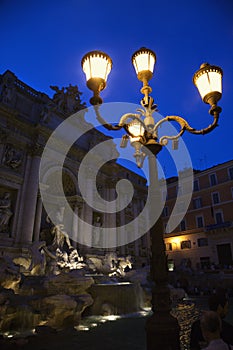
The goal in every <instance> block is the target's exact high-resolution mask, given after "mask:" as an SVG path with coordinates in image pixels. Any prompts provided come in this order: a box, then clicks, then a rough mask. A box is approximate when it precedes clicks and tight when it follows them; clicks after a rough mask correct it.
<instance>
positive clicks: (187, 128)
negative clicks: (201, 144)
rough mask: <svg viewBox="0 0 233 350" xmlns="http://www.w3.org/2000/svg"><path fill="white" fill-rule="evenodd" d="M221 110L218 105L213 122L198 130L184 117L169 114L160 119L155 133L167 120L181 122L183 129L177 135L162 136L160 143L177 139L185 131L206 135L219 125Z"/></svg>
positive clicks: (155, 132) (154, 131)
mask: <svg viewBox="0 0 233 350" xmlns="http://www.w3.org/2000/svg"><path fill="white" fill-rule="evenodd" d="M220 111H221V109H220V107H217V108H215V110H214V111H213V112H212V113H211V114H212V115H213V117H214V121H213V123H212V124H210V125H209V126H207V127H206V128H204V129H200V130H197V129H194V128H192V127H191V126H190V125H189V123H188V122H187V121H186V120H185V119H183V118H182V117H179V116H167V117H165V118H163V119H161V120H159V121H158V122H157V123H156V124H155V126H154V128H153V133H154V134H157V130H158V127H159V126H160V125H161V124H162V123H164V122H166V121H176V122H177V123H178V124H180V126H181V129H180V132H179V133H178V134H177V135H174V136H162V137H161V138H160V139H159V143H160V144H162V145H164V144H166V141H165V140H177V139H178V138H179V137H180V136H182V135H183V133H184V132H185V131H188V132H190V133H191V134H196V135H205V134H208V133H209V132H211V131H212V130H213V129H215V128H216V127H217V126H218V119H219V112H220Z"/></svg>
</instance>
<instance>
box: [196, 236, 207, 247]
mask: <svg viewBox="0 0 233 350" xmlns="http://www.w3.org/2000/svg"><path fill="white" fill-rule="evenodd" d="M197 244H198V247H205V246H207V245H208V238H205V237H203V238H198V240H197Z"/></svg>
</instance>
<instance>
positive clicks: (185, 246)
mask: <svg viewBox="0 0 233 350" xmlns="http://www.w3.org/2000/svg"><path fill="white" fill-rule="evenodd" d="M180 248H181V249H190V248H191V241H190V240H188V241H182V242H181V243H180Z"/></svg>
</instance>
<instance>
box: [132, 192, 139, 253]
mask: <svg viewBox="0 0 233 350" xmlns="http://www.w3.org/2000/svg"><path fill="white" fill-rule="evenodd" d="M132 205H133V220H135V219H136V218H137V216H138V213H139V210H138V208H137V206H138V200H137V199H136V200H134V201H133V202H132ZM138 229H140V228H139V227H138V224H137V223H136V222H135V223H134V233H135V237H136V236H137V235H138ZM138 244H139V239H136V240H135V241H134V255H135V256H139V246H138Z"/></svg>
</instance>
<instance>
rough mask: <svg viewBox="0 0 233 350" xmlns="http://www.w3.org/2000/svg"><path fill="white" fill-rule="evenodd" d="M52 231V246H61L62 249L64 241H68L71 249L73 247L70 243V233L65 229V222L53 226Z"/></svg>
mask: <svg viewBox="0 0 233 350" xmlns="http://www.w3.org/2000/svg"><path fill="white" fill-rule="evenodd" d="M51 233H52V235H54V239H53V243H52V247H54V248H55V249H57V248H59V249H61V250H62V248H63V246H64V243H65V242H66V243H67V245H68V248H69V249H72V248H73V247H72V245H71V243H70V239H69V236H68V233H67V232H66V231H65V230H64V225H63V224H58V225H55V226H54V227H53V228H52V231H51Z"/></svg>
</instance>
